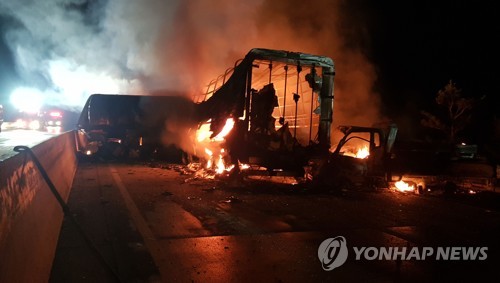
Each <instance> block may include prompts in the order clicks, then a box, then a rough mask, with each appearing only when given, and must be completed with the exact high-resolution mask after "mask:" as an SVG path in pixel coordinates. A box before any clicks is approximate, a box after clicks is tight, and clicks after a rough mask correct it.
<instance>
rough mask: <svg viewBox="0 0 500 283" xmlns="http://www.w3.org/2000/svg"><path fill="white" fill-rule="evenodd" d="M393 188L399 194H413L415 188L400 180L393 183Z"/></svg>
mask: <svg viewBox="0 0 500 283" xmlns="http://www.w3.org/2000/svg"><path fill="white" fill-rule="evenodd" d="M394 186H395V187H396V189H397V190H398V191H400V192H413V191H415V186H413V185H410V184H409V183H406V182H405V181H403V180H400V181H398V182H396V183H394Z"/></svg>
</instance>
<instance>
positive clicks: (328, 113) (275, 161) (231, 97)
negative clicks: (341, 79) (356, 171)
mask: <svg viewBox="0 0 500 283" xmlns="http://www.w3.org/2000/svg"><path fill="white" fill-rule="evenodd" d="M257 60H258V61H266V62H268V64H269V84H268V85H265V86H264V87H263V88H262V89H261V90H259V91H257V90H255V89H254V88H253V85H252V83H253V77H252V72H253V69H254V68H256V67H258V66H257V65H256V64H254V62H256V61H257ZM276 62H279V63H280V64H284V65H285V67H284V70H285V71H284V76H285V78H284V79H285V91H284V95H285V98H284V104H283V107H285V106H286V94H287V93H286V79H287V72H288V70H289V69H291V68H296V69H295V70H296V72H297V91H296V92H294V93H290V94H289V95H290V96H289V98H290V97H293V101H294V102H295V107H297V103H298V100H299V99H300V95H299V93H297V92H298V84H299V83H298V82H299V74H300V72H301V71H303V70H307V69H308V70H309V73H308V74H307V75H306V80H307V82H308V83H309V87H310V88H311V90H312V91H311V93H312V94H311V113H310V125H309V127H310V131H311V132H312V125H313V124H312V123H313V113H312V112H313V109H312V105H313V101H315V97H316V95H318V96H319V97H318V100H319V106H320V107H319V108H317V110H318V112H319V113H317V114H319V122H318V132H317V135H316V136H317V139H316V140H315V141H311V136H312V133H310V134H309V137H310V141H309V144H308V145H305V146H302V145H300V144H299V142H298V140H297V139H296V138H297V136H296V132H297V111H295V121H294V124H293V132H294V133H293V135H292V133H291V131H290V129H289V128H292V127H290V126H289V121H286V119H285V114H286V113H283V115H282V117H280V118H279V122H280V124H281V125H282V126H281V128H280V129H278V130H275V128H274V127H275V123H274V122H275V121H276V119H275V118H274V117H272V112H273V110H274V108H275V107H277V106H279V103H280V101H277V97H276V96H275V93H274V86H273V78H272V76H271V72H272V68H273V64H274V63H276ZM237 63H238V62H237ZM316 68H318V69H319V68H321V73H319V72H317V71H316ZM318 73H319V74H318ZM334 76H335V69H334V63H333V60H332V59H330V58H328V57H324V56H317V55H310V54H305V53H297V52H289V51H278V50H269V49H252V50H251V51H250V52H249V53H248V54H247V55H246V56H245V58H244V59H243V60H241V61H240V62H239V64H237V65H236V66H235V67H234V71H233V73H232V75H231V77H230V78H229V79H228V80H227V81H225V83H224V84H223V85H222V86H221V87H220V88H219V89H218V90H216V91H215V92H214V94H213V95H212V96H211V97H210V98H209V99H207V100H205V101H203V102H202V103H200V105H199V106H200V112H201V113H204V115H205V116H204V117H203V119H202V121H207V120H210V121H211V123H210V129H211V131H212V132H213V136H216V135H217V134H218V133H219V132H220V131H221V130H222V128H223V126H224V124H225V121H226V120H227V118H230V117H232V118H234V119H235V121H236V124H235V126H234V128H233V130H232V131H231V133H230V134H229V135H228V136H227V137H226V142H227V147H228V149H229V154H230V156H231V159H232V162H233V163H236V162H238V161H241V162H249V163H254V164H258V165H261V166H264V167H266V168H268V169H287V170H288V169H290V170H299V171H303V166H304V165H306V164H307V161H308V160H309V159H310V158H311V156H312V155H319V156H327V155H328V153H329V149H330V146H331V144H330V135H331V125H332V115H333V96H334V95H333V92H334V85H333V81H334ZM292 95H293V96H292ZM295 109H296V108H295ZM283 112H285V111H283ZM266 125H268V126H266ZM272 144H274V145H276V146H275V147H273V146H272Z"/></svg>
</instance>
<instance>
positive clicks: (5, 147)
mask: <svg viewBox="0 0 500 283" xmlns="http://www.w3.org/2000/svg"><path fill="white" fill-rule="evenodd" d="M54 135H55V134H52V133H48V132H42V131H35V130H2V132H1V133H0V161H3V160H5V159H7V158H9V157H11V156H14V155H16V154H17V152H15V151H14V150H13V149H14V147H15V146H18V145H25V146H29V147H33V146H35V145H37V144H39V143H41V142H43V141H46V140H48V139H50V138H51V137H53V136H54Z"/></svg>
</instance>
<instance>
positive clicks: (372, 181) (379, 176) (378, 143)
mask: <svg viewBox="0 0 500 283" xmlns="http://www.w3.org/2000/svg"><path fill="white" fill-rule="evenodd" d="M339 130H340V131H341V132H342V133H343V134H344V136H343V137H342V139H341V140H340V141H339V143H338V144H337V147H336V148H335V150H334V151H333V152H332V153H331V154H330V155H329V157H328V159H326V160H320V161H319V162H318V163H317V164H316V169H313V177H312V178H313V179H312V180H313V184H314V186H315V187H317V188H320V189H326V190H331V189H339V190H341V189H347V188H353V187H363V188H374V187H387V184H388V182H389V181H390V180H391V178H392V177H391V171H390V160H391V153H392V149H393V146H394V142H395V140H396V136H397V132H398V128H397V126H396V125H394V124H392V125H389V126H388V127H384V128H382V127H380V128H377V127H358V126H340V127H339ZM360 148H361V149H365V152H364V153H363V154H362V155H361V156H359V155H357V154H359V153H356V152H355V151H354V150H359V149H360Z"/></svg>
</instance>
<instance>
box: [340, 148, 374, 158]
mask: <svg viewBox="0 0 500 283" xmlns="http://www.w3.org/2000/svg"><path fill="white" fill-rule="evenodd" d="M342 154H343V155H345V156H350V157H355V158H359V159H365V158H367V157H368V156H370V149H369V148H368V146H364V147H360V148H358V149H357V151H354V150H352V149H351V150H349V151H344V152H342Z"/></svg>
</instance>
